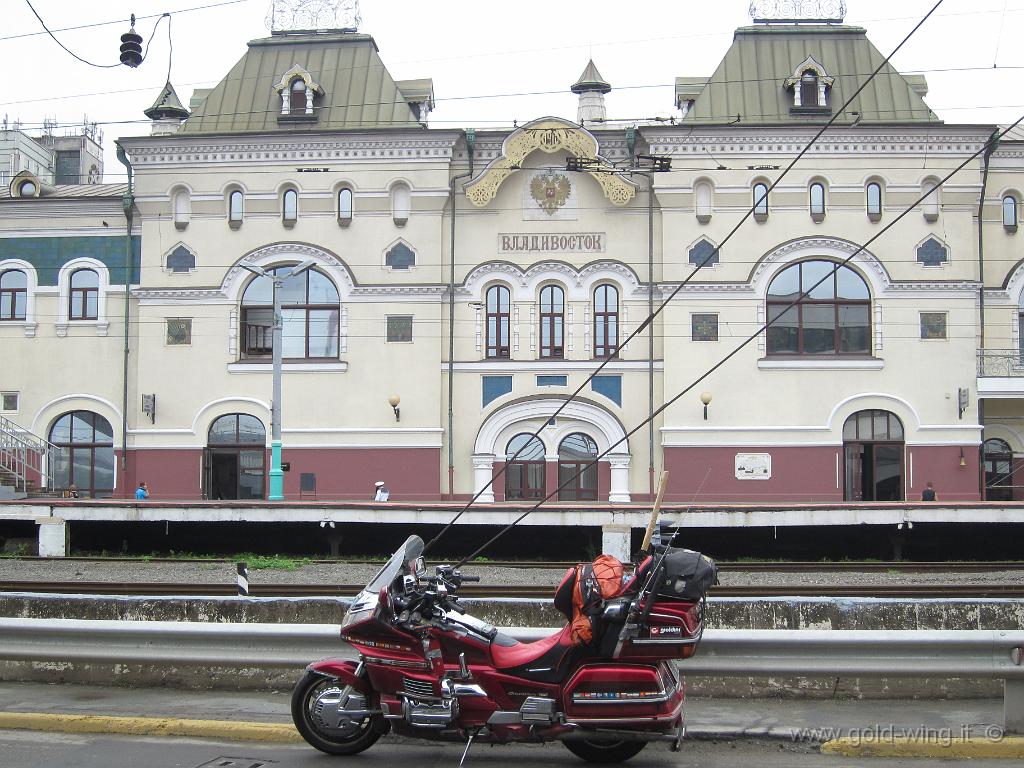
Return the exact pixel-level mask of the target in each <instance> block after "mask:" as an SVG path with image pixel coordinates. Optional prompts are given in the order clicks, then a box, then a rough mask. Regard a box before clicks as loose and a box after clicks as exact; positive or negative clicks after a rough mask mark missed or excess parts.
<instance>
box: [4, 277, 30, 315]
mask: <svg viewBox="0 0 1024 768" xmlns="http://www.w3.org/2000/svg"><path fill="white" fill-rule="evenodd" d="M27 305H28V276H27V275H26V274H25V273H24V272H22V271H21V270H20V269H8V270H6V271H4V272H0V321H3V320H24V319H25V308H26V307H27Z"/></svg>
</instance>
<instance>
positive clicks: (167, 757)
mask: <svg viewBox="0 0 1024 768" xmlns="http://www.w3.org/2000/svg"><path fill="white" fill-rule="evenodd" d="M461 754H462V748H461V746H459V745H447V744H445V745H437V744H432V743H426V742H423V743H408V742H407V743H396V742H391V743H389V742H388V741H387V739H384V740H382V741H380V742H378V743H377V744H376V745H375V746H373V747H371V748H370V749H369V750H368V751H366V752H364V753H363V754H361V755H359V756H358V757H349V758H344V757H342V758H331V757H329V756H327V755H323V754H321V753H319V752H317V751H316V750H314V749H312V748H309V747H305V746H294V747H292V746H276V745H275V746H269V745H266V744H246V743H237V742H230V743H229V742H214V741H200V740H196V739H169V738H159V739H158V738H130V737H118V736H78V735H70V734H59V733H42V732H33V731H0V755H2V759H0V763H2V765H3V766H4V768H57V767H58V766H59V767H60V768H66V767H67V766H73V768H303V767H305V766H310V767H313V766H315V767H316V768H326V767H327V766H353V768H354V767H355V766H358V767H359V768H375V767H376V766H380V768H393V766H396V765H414V766H416V768H434V767H435V766H436V767H437V768H455V766H457V765H458V764H459V758H460V757H461ZM865 764H867V766H868V768H894V767H895V766H907V767H908V768H909V767H911V766H913V767H915V768H923V767H924V766H925V765H929V764H933V763H932V761H930V760H921V759H880V758H869V759H864V758H860V759H850V758H841V757H833V756H829V755H822V754H819V753H818V752H817V748H816V747H814V746H812V745H802V744H793V743H792V742H787V741H781V740H742V741H723V742H689V743H687V744H685V745H684V748H683V750H682V751H681V752H679V753H672V752H670V751H669V750H668V748H667V747H666V746H664V745H648V747H647V748H646V749H645V750H644V751H643V752H641V753H640V754H639V755H637V756H636V757H635V758H633V759H632V760H630V761H629V762H628V763H626V765H628V766H630V768H655V767H661V768H668V766H672V768H725V767H726V766H729V767H732V766H757V768H819V767H827V768H850V767H852V766H858V767H859V768H865ZM1008 764H1009V763H1008V762H1007V761H1006V760H972V761H971V765H972V766H974V768H1006V766H1007V765H1008ZM466 765H467V766H470V767H471V766H474V765H475V766H506V765H515V766H516V768H555V766H567V768H574V767H575V766H583V765H586V763H584V762H582V761H581V760H579V759H577V758H576V757H574V756H573V755H572V754H570V753H569V752H568V751H567V750H566V749H565V748H564V747H563V746H562V745H560V744H547V745H514V746H503V747H488V746H486V745H481V746H478V747H476V748H474V750H473V751H471V752H470V755H469V757H468V759H467V761H466Z"/></svg>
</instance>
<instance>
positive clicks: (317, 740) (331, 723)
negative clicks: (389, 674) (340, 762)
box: [292, 672, 387, 755]
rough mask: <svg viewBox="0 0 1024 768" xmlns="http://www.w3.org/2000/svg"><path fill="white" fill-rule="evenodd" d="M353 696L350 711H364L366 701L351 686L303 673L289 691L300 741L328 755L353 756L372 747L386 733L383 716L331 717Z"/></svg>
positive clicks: (313, 674)
mask: <svg viewBox="0 0 1024 768" xmlns="http://www.w3.org/2000/svg"><path fill="white" fill-rule="evenodd" d="M352 694H355V695H357V696H359V699H358V700H356V701H353V702H352V706H349V709H365V708H366V701H365V699H364V698H363V697H362V696H361V695H359V694H357V693H356V691H355V690H354V689H353V688H352V686H348V685H343V684H342V683H340V682H339V681H338V680H335V679H333V678H330V677H324V676H323V675H318V674H315V673H313V672H307V673H306V674H304V675H303V676H302V678H301V679H300V680H299V682H298V683H297V684H296V685H295V690H294V691H293V692H292V720H293V721H294V722H295V727H296V728H297V729H298V731H299V733H301V734H302V738H304V739H305V740H306V741H308V742H309V743H310V744H311V745H312V746H314V747H316V748H317V749H319V750H320V751H321V752H326V753H328V754H330V755H354V754H356V753H358V752H362V751H363V750H364V749H369V748H370V747H372V746H373V745H374V743H375V742H376V741H377V739H379V738H380V737H381V736H382V735H384V733H385V732H386V731H387V721H386V720H384V718H383V717H381V716H380V715H370V716H367V717H364V718H363V719H362V720H355V719H352V720H346V719H344V718H338V717H337V715H333V716H332V709H333V711H334V712H337V711H339V710H344V709H345V703H346V702H348V701H349V697H350V696H351V695H352ZM360 702H361V703H360Z"/></svg>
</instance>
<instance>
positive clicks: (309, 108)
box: [306, 85, 313, 115]
mask: <svg viewBox="0 0 1024 768" xmlns="http://www.w3.org/2000/svg"><path fill="white" fill-rule="evenodd" d="M306 114H307V115H312V114H313V89H312V88H310V87H309V86H308V85H307V86H306Z"/></svg>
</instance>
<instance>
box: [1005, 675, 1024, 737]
mask: <svg viewBox="0 0 1024 768" xmlns="http://www.w3.org/2000/svg"><path fill="white" fill-rule="evenodd" d="M1003 728H1004V729H1005V730H1006V732H1007V733H1024V680H1012V679H1007V680H1004V681H1003Z"/></svg>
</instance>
